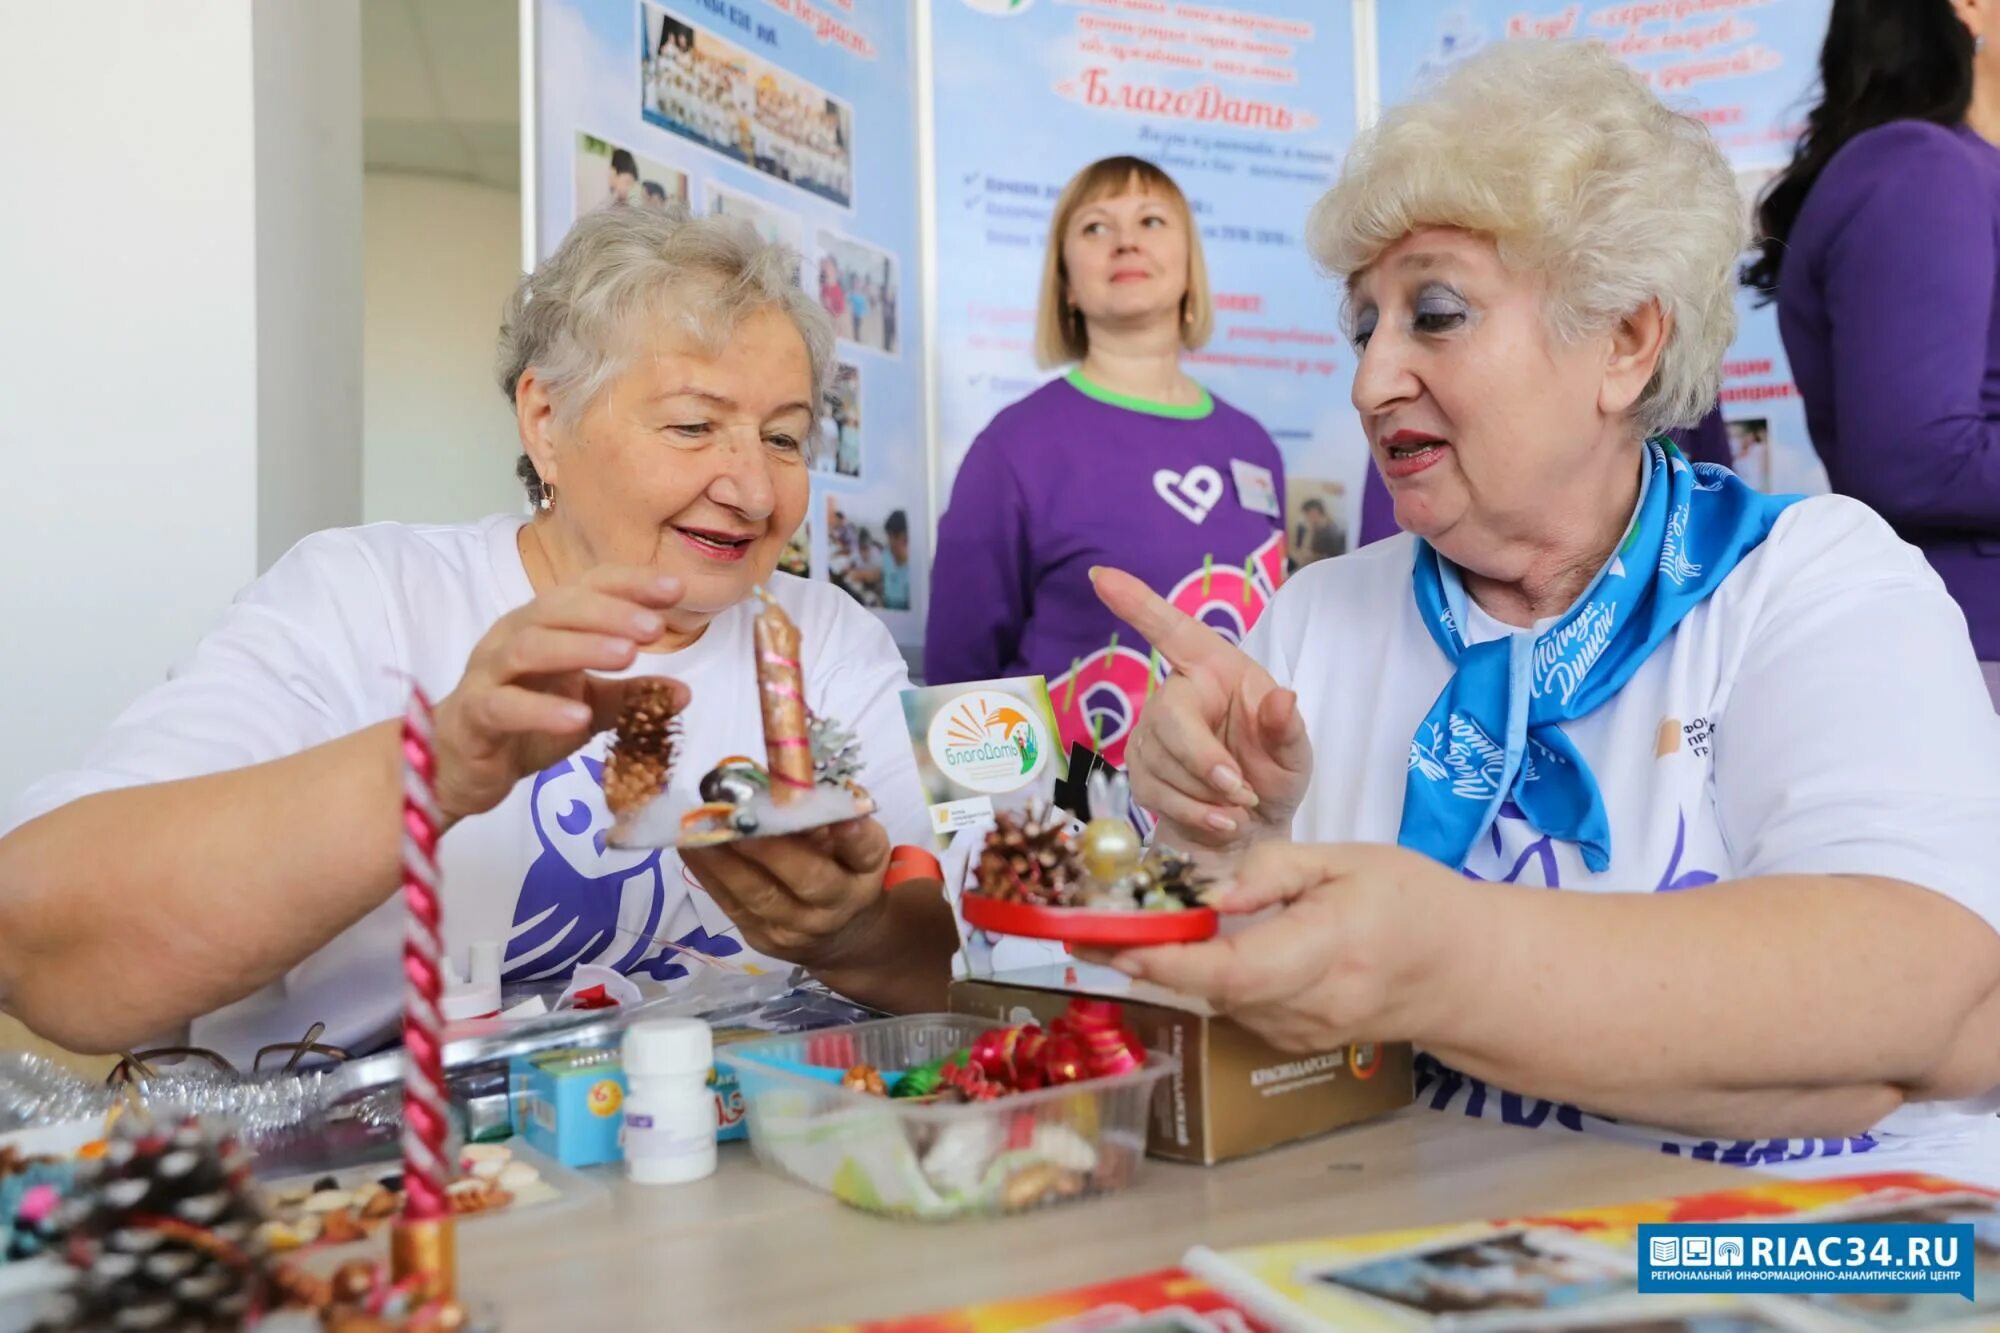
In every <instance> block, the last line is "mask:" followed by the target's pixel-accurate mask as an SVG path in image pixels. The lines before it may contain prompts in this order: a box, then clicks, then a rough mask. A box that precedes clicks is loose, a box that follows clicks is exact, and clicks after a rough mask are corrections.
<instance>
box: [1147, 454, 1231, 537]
mask: <svg viewBox="0 0 2000 1333" xmlns="http://www.w3.org/2000/svg"><path fill="white" fill-rule="evenodd" d="M1153 490H1154V491H1155V492H1157V493H1158V495H1159V497H1160V498H1161V499H1162V500H1165V501H1166V502H1167V503H1168V504H1170V505H1172V506H1173V507H1174V510H1175V512H1177V513H1178V514H1179V515H1180V516H1181V517H1182V518H1184V519H1186V520H1187V521H1188V522H1190V523H1194V524H1200V522H1201V521H1202V520H1203V519H1205V518H1207V517H1208V512H1209V510H1211V509H1213V508H1215V504H1216V501H1218V500H1220V499H1221V498H1222V474H1221V473H1220V472H1217V471H1216V470H1215V469H1214V468H1212V467H1210V466H1208V464H1206V463H1203V464H1202V465H1201V466H1200V467H1193V468H1189V469H1188V470H1187V471H1186V472H1185V473H1182V472H1174V471H1170V470H1169V469H1167V468H1161V469H1160V470H1159V471H1158V472H1155V473H1154V474H1153Z"/></svg>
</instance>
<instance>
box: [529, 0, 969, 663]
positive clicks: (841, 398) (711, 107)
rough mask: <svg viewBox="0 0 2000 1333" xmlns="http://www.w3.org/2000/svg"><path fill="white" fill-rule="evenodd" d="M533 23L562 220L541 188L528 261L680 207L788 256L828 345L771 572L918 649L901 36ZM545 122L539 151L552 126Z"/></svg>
mask: <svg viewBox="0 0 2000 1333" xmlns="http://www.w3.org/2000/svg"><path fill="white" fill-rule="evenodd" d="M542 13H543V24H544V36H543V38H542V46H543V50H542V52H541V53H540V55H539V57H538V58H539V60H540V62H541V65H542V68H543V70H544V80H545V85H546V86H547V89H548V90H547V91H546V92H545V100H544V107H545V113H546V114H547V115H549V116H550V117H551V118H553V117H556V116H563V117H564V118H565V121H566V123H565V124H564V125H563V128H562V130H561V139H560V142H561V143H562V147H563V148H564V149H566V150H567V152H568V154H569V158H570V161H569V163H568V169H567V170H566V171H564V170H563V169H562V168H561V167H560V166H558V167H557V168H556V169H557V171H558V172H560V173H561V175H560V179H561V180H563V181H564V182H565V186H564V197H562V198H561V199H560V205H561V208H560V211H559V212H557V211H552V210H551V208H550V207H549V204H550V203H551V202H552V196H551V194H550V193H549V192H547V191H544V192H543V193H542V200H543V210H542V213H541V216H542V217H543V218H544V223H543V225H544V227H545V229H546V232H545V234H543V235H542V236H540V237H539V238H538V245H539V248H540V249H541V251H542V252H543V253H547V252H549V251H550V250H552V249H553V248H554V246H555V244H556V242H557V241H558V240H559V239H560V234H561V229H563V228H566V227H567V226H568V225H569V223H570V222H571V221H573V220H574V219H575V218H577V217H581V216H583V215H584V214H585V213H587V212H589V211H591V210H593V209H599V208H610V207H625V206H639V207H646V206H654V207H673V206H679V207H684V208H687V209H689V210H690V211H692V212H694V213H696V214H697V215H706V216H711V217H721V218H729V219H733V220H738V221H740V222H742V223H743V224H744V225H746V226H748V227H751V228H753V229H754V230H755V231H756V232H757V234H758V235H759V236H760V237H762V238H763V239H764V240H766V241H768V242H771V243H775V244H781V245H784V246H786V247H788V248H790V249H791V250H792V251H793V252H794V253H796V254H797V255H798V257H799V272H798V281H799V284H800V287H801V289H802V290H803V291H804V292H805V293H806V294H807V295H808V296H809V297H811V298H813V299H815V300H816V301H817V302H818V304H819V305H820V307H821V308H822V309H823V310H825V312H826V315H827V318H828V320H829V321H830V322H831V324H832V327H833V332H834V334H835V339H836V341H835V346H834V355H833V362H832V365H831V366H830V368H829V372H828V375H827V380H826V383H825V384H824V385H823V386H822V388H823V393H822V418H821V421H820V424H819V427H818V429H817V431H816V433H815V436H814V438H813V440H812V446H811V449H810V451H809V466H810V468H811V470H812V483H813V498H812V503H811V505H810V506H809V510H808V514H807V518H806V520H805V522H804V523H803V524H802V525H801V526H800V528H799V530H798V532H797V533H796V534H795V535H794V536H793V537H792V538H791V540H790V541H789V543H788V544H787V545H786V547H785V548H784V550H783V553H782V554H781V556H780V559H779V566H778V567H779V568H780V569H781V570H783V571H784V572H787V573H791V574H795V575H799V576H801V577H807V578H820V579H825V580H827V581H829V582H831V583H832V584H834V586H836V587H839V588H841V589H843V590H844V591H846V592H848V593H849V594H850V595H852V596H853V597H854V598H855V599H856V600H857V601H859V602H860V603H861V604H862V605H864V606H867V607H869V608H870V609H872V610H877V611H881V612H883V613H885V615H884V619H885V621H886V622H887V623H888V624H889V625H890V628H891V631H892V633H894V634H895V637H896V638H897V639H898V641H899V642H902V643H904V644H905V645H906V646H912V645H914V644H915V643H917V642H920V641H921V636H922V626H921V623H920V622H919V621H918V617H917V615H916V614H915V613H917V612H919V611H920V610H921V608H922V596H923V590H922V586H921V584H922V577H921V574H920V573H916V572H915V571H920V570H921V569H922V568H923V566H924V564H925V558H924V557H923V555H922V554H921V550H918V551H913V550H912V546H913V544H915V545H916V546H918V547H919V548H921V547H922V546H923V545H924V544H926V543H927V542H928V540H929V532H930V514H929V508H928V496H927V487H928V470H927V468H926V466H925V463H924V453H923V447H924V446H923V438H922V433H923V427H922V422H923V410H922V383H921V366H920V365H919V359H918V358H914V357H905V356H904V355H903V343H904V341H905V340H906V339H908V338H910V337H912V336H913V332H912V330H911V328H910V326H909V318H910V315H909V313H908V307H907V306H906V300H908V299H911V297H910V291H911V289H910V287H909V280H908V279H907V278H906V273H907V269H906V265H907V264H908V263H910V262H912V259H913V256H914V254H915V245H916V226H915V222H916V199H915V194H914V189H915V186H914V182H913V179H912V180H905V179H904V178H905V177H911V178H913V177H914V169H913V168H914V162H915V156H914V149H915V144H914V131H913V125H914V110H913V106H914V83H913V82H912V83H911V84H910V86H909V87H908V88H903V87H901V85H900V84H899V83H898V82H897V78H900V77H901V75H902V72H903V71H904V70H906V69H907V67H908V62H907V61H906V60H904V59H901V58H900V52H901V44H903V43H906V42H907V41H908V40H909V39H910V34H909V33H908V31H907V26H908V25H907V24H906V23H904V22H902V21H901V20H900V19H897V18H895V17H892V16H884V17H883V18H879V19H876V20H874V22H875V23H876V24H877V25H879V27H867V28H864V24H866V23H867V22H868V20H865V19H860V18H856V19H854V20H852V22H854V24H855V26H856V28H857V29H862V35H863V36H865V38H866V39H867V40H866V42H862V43H849V49H845V50H843V49H842V48H841V46H840V44H839V43H834V44H831V45H829V44H827V43H824V42H822V41H819V40H816V34H815V33H814V31H813V30H812V29H810V28H807V27H805V26H794V25H793V23H791V22H789V21H787V20H786V19H785V17H784V16H782V15H775V16H767V15H764V14H756V13H752V12H748V11H745V10H743V9H741V8H740V7H727V6H725V7H723V8H722V9H721V10H717V9H715V8H712V7H709V6H705V5H703V4H700V3H697V0H676V3H672V4H663V3H658V2H657V0H542ZM732 20H734V22H732ZM621 39H622V40H621ZM870 44H872V49H863V48H864V47H867V46H869V45H870ZM612 70H616V71H617V75H616V78H615V79H614V78H613V77H611V71H612ZM891 76H896V77H891ZM635 84H636V86H635ZM558 85H559V86H558ZM614 94H615V99H616V100H615V102H614ZM620 104H622V105H620ZM544 126H545V128H544V130H543V136H544V137H543V140H542V141H543V143H544V144H545V145H546V150H547V151H550V152H553V151H555V144H556V142H558V133H557V126H556V125H555V124H553V123H550V122H547V121H545V122H544ZM621 127H623V128H622V129H621ZM862 138H866V139H867V148H866V157H865V161H864V160H863V157H864V154H863V149H862V146H861V143H860V140H861V139H862ZM552 165H553V164H552ZM904 167H908V168H909V169H908V170H904V169H902V168H904ZM871 171H873V172H874V173H875V174H873V175H871V174H869V173H870V172H871ZM550 184H551V185H553V184H554V181H551V182H550ZM904 212H907V217H904V216H903V215H902V214H903V213H904ZM898 613H900V614H898Z"/></svg>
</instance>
